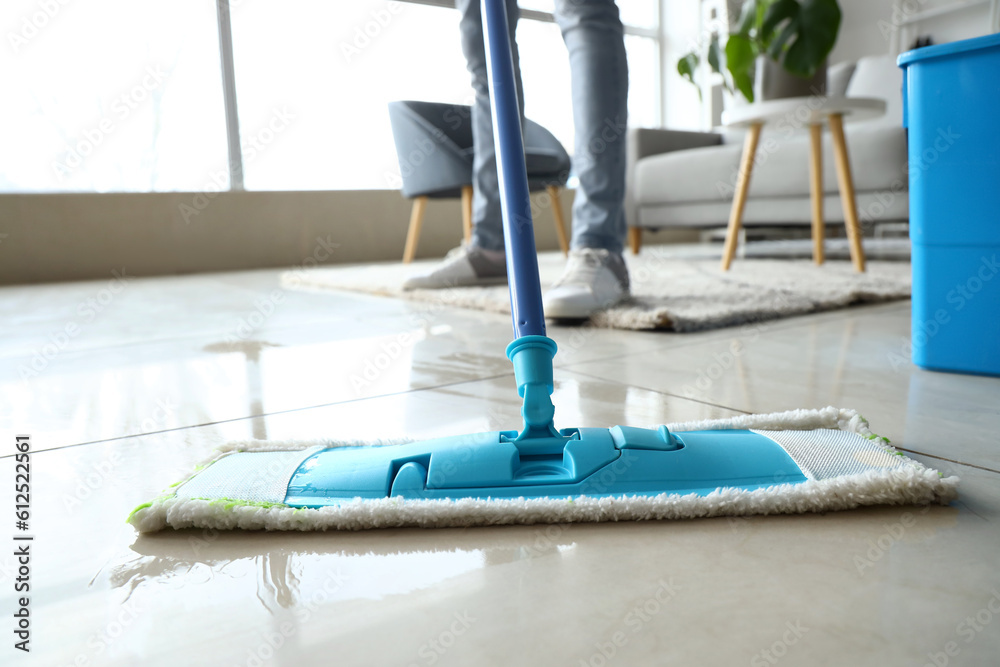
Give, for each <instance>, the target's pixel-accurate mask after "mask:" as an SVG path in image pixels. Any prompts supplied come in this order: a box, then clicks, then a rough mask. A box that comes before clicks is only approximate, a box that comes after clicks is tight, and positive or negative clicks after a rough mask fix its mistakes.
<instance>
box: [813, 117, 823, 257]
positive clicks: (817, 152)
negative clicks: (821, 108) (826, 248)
mask: <svg viewBox="0 0 1000 667" xmlns="http://www.w3.org/2000/svg"><path fill="white" fill-rule="evenodd" d="M809 139H810V141H811V144H812V149H811V151H810V154H809V157H810V160H809V192H810V196H811V197H812V237H813V261H814V262H816V263H817V264H822V263H823V260H824V257H823V240H824V236H825V235H826V228H825V227H824V225H823V126H822V125H820V124H819V123H814V124H812V125H810V126H809Z"/></svg>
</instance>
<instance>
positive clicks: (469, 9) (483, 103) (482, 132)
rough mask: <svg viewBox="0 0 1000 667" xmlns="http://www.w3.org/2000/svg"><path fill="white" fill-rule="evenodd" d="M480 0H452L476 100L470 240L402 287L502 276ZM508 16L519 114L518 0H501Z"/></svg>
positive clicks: (495, 280)
mask: <svg viewBox="0 0 1000 667" xmlns="http://www.w3.org/2000/svg"><path fill="white" fill-rule="evenodd" d="M480 1H481V0H456V2H455V6H456V7H457V9H458V10H459V12H460V13H461V21H460V23H459V27H460V30H461V36H462V52H463V53H464V54H465V59H466V66H467V67H468V69H469V72H470V73H471V74H472V87H473V90H474V91H475V100H474V102H473V104H472V139H473V144H474V146H475V154H474V157H473V171H472V187H473V198H472V242H471V243H470V244H469V245H467V246H466V245H463V246H461V247H459V248H456V249H455V250H453V251H451V252H450V253H448V256H447V257H445V259H444V261H443V262H441V264H439V265H438V266H436V267H435V268H433V269H432V270H430V271H429V272H427V273H423V274H419V275H415V276H411V277H410V278H409V279H408V280H407V281H406V282H405V283H403V289H419V288H424V289H440V288H445V287H457V286H461V285H489V284H495V283H496V284H499V283H504V282H506V281H507V264H506V261H505V258H504V244H503V219H502V217H501V215H502V214H501V209H500V184H499V179H498V177H497V165H496V150H495V149H494V146H493V117H492V115H491V114H490V89H489V80H488V78H487V74H486V46H485V44H484V42H483V21H482V10H481V5H480ZM506 6H507V16H508V17H509V27H510V41H511V52H512V54H513V56H514V72H515V74H516V77H517V93H518V102H519V103H520V105H521V116H522V118H523V116H524V101H523V100H524V96H523V95H522V94H521V75H520V70H519V68H518V56H517V45H516V43H515V42H514V31H515V29H516V27H517V17H518V9H517V0H506Z"/></svg>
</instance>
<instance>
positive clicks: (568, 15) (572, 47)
mask: <svg viewBox="0 0 1000 667" xmlns="http://www.w3.org/2000/svg"><path fill="white" fill-rule="evenodd" d="M556 21H557V22H558V23H559V28H560V30H561V31H562V36H563V41H565V42H566V48H567V49H568V50H569V63H570V76H571V83H572V88H573V124H574V127H575V130H576V140H575V142H574V143H575V146H574V152H573V153H574V154H573V170H574V171H575V172H576V175H577V177H578V178H579V180H580V184H579V187H578V188H577V191H576V200H575V201H574V202H573V241H572V249H571V251H570V256H569V261H568V262H567V264H566V269H565V271H563V274H562V276H561V277H560V278H559V280H557V281H556V283H555V284H554V285H553V286H552V289H550V290H549V291H548V292H547V293H546V294H545V304H544V307H545V313H546V315H548V316H549V317H565V318H584V317H589V316H590V315H591V314H593V313H594V312H595V311H597V310H600V309H602V308H607V307H608V306H611V305H613V304H615V303H618V302H619V301H621V300H622V299H624V298H626V297H627V296H628V294H629V279H628V269H627V268H626V266H625V260H624V258H623V257H622V252H621V251H622V248H623V246H624V243H625V212H624V199H625V122H626V114H627V113H628V109H627V99H628V64H627V63H626V61H625V35H624V30H623V29H622V23H621V19H620V18H619V16H618V7H617V5H615V3H614V0H556Z"/></svg>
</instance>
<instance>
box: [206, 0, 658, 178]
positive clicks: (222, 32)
mask: <svg viewBox="0 0 1000 667" xmlns="http://www.w3.org/2000/svg"><path fill="white" fill-rule="evenodd" d="M395 1H396V2H404V3H408V4H414V5H427V6H430V7H442V8H445V9H454V8H455V2H454V0H395ZM654 6H655V8H656V9H655V12H656V25H655V26H654V27H652V28H645V27H641V26H635V25H629V24H624V30H625V34H626V35H634V36H637V37H644V38H646V39H651V40H653V42H654V44H655V47H656V52H657V54H659V56H660V57H658V58H657V61H656V77H655V79H654V86H655V87H656V90H655V92H654V95H653V99H654V100H656V109H655V110H654V117H655V118H656V119H657V123H662V120H663V95H662V86H663V82H662V76H661V75H662V72H661V71H660V69H661V67H662V60H663V57H662V56H663V38H662V36H661V34H660V21H661V6H660V3H659V2H658V1H657V2H655V4H654ZM216 13H217V15H218V27H219V62H220V66H221V69H222V97H223V103H224V107H225V112H226V143H227V145H228V148H229V150H228V153H229V189H230V190H232V191H243V190H245V187H244V183H243V155H242V151H241V149H240V146H241V144H240V123H239V113H238V106H237V95H236V73H235V67H234V65H233V28H232V23H231V21H230V7H229V0H216ZM519 20H522V21H525V20H526V21H539V22H541V23H555V22H556V17H555V14H553V13H551V12H543V11H539V10H536V9H522V10H521V13H520V19H519Z"/></svg>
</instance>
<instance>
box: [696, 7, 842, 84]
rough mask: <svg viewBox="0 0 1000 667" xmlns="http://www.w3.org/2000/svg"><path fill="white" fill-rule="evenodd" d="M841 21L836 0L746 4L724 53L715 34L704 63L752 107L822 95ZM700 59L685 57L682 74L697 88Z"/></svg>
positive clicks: (727, 41)
mask: <svg viewBox="0 0 1000 667" xmlns="http://www.w3.org/2000/svg"><path fill="white" fill-rule="evenodd" d="M840 18H841V14H840V6H839V5H838V4H837V0H745V2H744V3H743V7H742V10H741V12H740V19H739V23H738V24H737V27H736V30H735V31H734V32H733V33H731V34H730V35H729V37H728V38H727V40H726V45H725V48H723V47H722V45H721V44H720V41H719V36H718V34H713V35H712V37H711V39H710V41H709V44H708V48H707V50H706V53H705V58H706V60H707V61H708V65H709V67H710V68H711V70H712V71H713V72H717V73H719V74H721V75H722V80H723V85H724V86H725V88H726V90H727V91H729V92H730V93H732V94H735V92H736V91H739V92H740V93H741V94H742V95H743V97H745V98H746V99H747V101H749V102H753V101H754V100H755V99H776V98H781V97H798V96H802V95H808V94H811V93H814V92H816V91H820V92H822V91H825V89H826V57H827V56H828V55H829V54H830V51H831V50H833V45H834V44H835V43H836V41H837V33H838V32H839V30H840ZM701 58H702V55H701V54H699V53H698V51H692V52H690V53H688V54H686V55H685V56H683V57H682V58H681V59H680V60H679V61H678V62H677V72H678V73H679V74H680V75H681V76H682V77H684V78H685V79H687V80H688V81H690V82H691V83H695V79H694V77H695V72H696V71H697V69H698V66H699V65H700V64H701ZM696 85H697V84H696ZM700 92H701V89H700V88H699V94H700Z"/></svg>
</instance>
